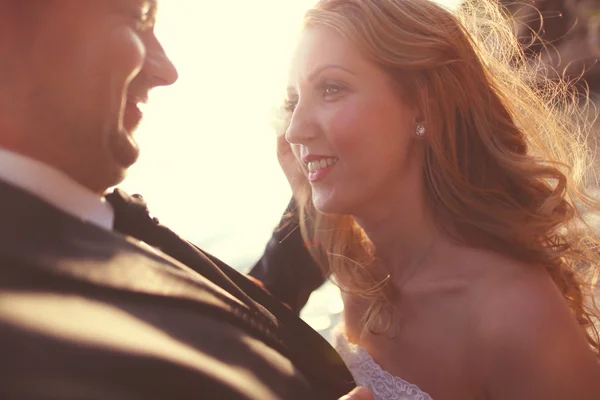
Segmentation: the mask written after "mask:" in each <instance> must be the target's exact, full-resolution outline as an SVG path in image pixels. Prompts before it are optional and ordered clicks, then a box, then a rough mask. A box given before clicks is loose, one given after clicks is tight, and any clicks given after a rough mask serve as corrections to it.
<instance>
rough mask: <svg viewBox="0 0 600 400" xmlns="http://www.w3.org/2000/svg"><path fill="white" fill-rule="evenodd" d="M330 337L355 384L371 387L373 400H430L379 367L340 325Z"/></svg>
mask: <svg viewBox="0 0 600 400" xmlns="http://www.w3.org/2000/svg"><path fill="white" fill-rule="evenodd" d="M332 339H333V347H335V349H336V350H337V351H338V353H340V356H341V357H342V360H344V363H346V365H347V366H348V369H349V370H350V372H351V373H352V376H353V377H354V380H355V381H356V384H357V385H358V386H367V387H368V388H369V389H371V391H372V392H373V394H374V396H375V400H432V399H431V396H429V395H428V394H427V393H425V392H423V391H422V390H421V389H419V388H418V386H416V385H412V384H410V383H408V382H406V381H405V380H403V379H401V378H398V377H397V376H393V375H392V374H390V373H389V372H387V371H385V370H384V369H383V368H381V367H380V366H379V364H377V363H376V362H375V360H373V358H371V356H370V355H369V353H367V351H366V350H365V349H363V348H362V347H359V346H357V345H355V344H353V343H350V342H349V341H348V338H347V337H346V335H345V334H344V332H343V329H342V328H341V327H338V328H337V329H335V331H334V332H333V337H332Z"/></svg>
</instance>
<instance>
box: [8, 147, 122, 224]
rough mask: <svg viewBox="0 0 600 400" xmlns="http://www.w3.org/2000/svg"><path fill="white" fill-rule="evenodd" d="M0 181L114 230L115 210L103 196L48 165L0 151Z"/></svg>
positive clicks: (74, 214) (78, 216) (75, 215)
mask: <svg viewBox="0 0 600 400" xmlns="http://www.w3.org/2000/svg"><path fill="white" fill-rule="evenodd" d="M0 180H2V181H4V182H6V183H8V184H10V185H13V186H15V187H17V188H19V189H22V190H24V191H26V192H28V193H30V194H32V195H34V196H36V197H39V198H41V199H42V200H44V201H46V202H47V203H50V204H51V205H53V206H54V207H56V208H58V209H60V210H62V211H63V212H65V213H67V214H70V215H72V216H74V217H76V218H79V219H81V220H83V221H86V222H90V223H93V224H95V225H97V226H99V227H101V228H104V229H107V230H112V228H113V221H114V211H113V209H112V207H111V206H110V204H109V203H108V202H107V201H105V200H104V197H102V196H100V195H98V194H96V193H94V192H92V191H91V190H89V189H87V188H86V187H84V186H82V185H80V184H79V183H77V182H75V181H74V180H73V179H71V178H69V177H68V176H67V175H66V174H64V173H63V172H61V171H58V170H56V169H54V168H53V167H50V166H49V165H46V164H44V163H41V162H39V161H37V160H34V159H31V158H28V157H26V156H23V155H21V154H17V153H14V152H11V151H8V150H5V149H2V148H0Z"/></svg>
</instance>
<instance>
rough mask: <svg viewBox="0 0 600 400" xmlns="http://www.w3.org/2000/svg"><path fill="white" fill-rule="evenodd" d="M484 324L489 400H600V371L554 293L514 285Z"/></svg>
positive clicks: (562, 302)
mask: <svg viewBox="0 0 600 400" xmlns="http://www.w3.org/2000/svg"><path fill="white" fill-rule="evenodd" d="M503 292H504V296H502V298H497V299H496V300H495V301H494V302H493V303H495V304H494V305H492V306H491V307H490V308H489V309H488V310H487V312H488V315H489V319H488V322H487V323H486V324H485V330H484V335H483V337H484V338H485V339H484V343H485V344H484V347H483V348H482V353H483V354H485V355H486V356H485V357H484V360H485V361H486V362H485V369H484V370H485V371H486V375H485V377H484V381H485V389H486V390H485V392H486V394H487V395H488V397H486V398H489V399H491V400H495V399H498V400H500V399H511V400H531V399H545V400H553V399H556V400H559V399H579V400H587V399H589V400H592V399H600V367H599V363H598V358H597V356H596V355H595V354H594V353H593V352H592V350H591V349H590V346H589V345H588V343H587V340H586V339H585V336H584V334H583V332H582V328H581V327H580V326H579V324H578V323H577V321H576V320H575V318H574V317H573V315H572V313H571V311H570V310H569V308H568V306H567V304H566V302H565V301H564V299H563V298H562V296H561V295H560V293H558V291H557V290H556V289H555V288H549V287H548V285H540V286H532V285H527V284H526V283H525V284H522V283H518V284H517V285H514V286H513V287H512V288H508V290H505V291H503Z"/></svg>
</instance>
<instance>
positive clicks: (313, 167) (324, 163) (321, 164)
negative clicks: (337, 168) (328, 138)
mask: <svg viewBox="0 0 600 400" xmlns="http://www.w3.org/2000/svg"><path fill="white" fill-rule="evenodd" d="M337 161H338V159H337V158H335V157H327V158H321V159H320V160H315V161H311V162H309V163H308V170H309V171H310V172H317V171H319V170H321V169H323V168H327V167H329V166H330V165H333V164H335V163H336V162H337Z"/></svg>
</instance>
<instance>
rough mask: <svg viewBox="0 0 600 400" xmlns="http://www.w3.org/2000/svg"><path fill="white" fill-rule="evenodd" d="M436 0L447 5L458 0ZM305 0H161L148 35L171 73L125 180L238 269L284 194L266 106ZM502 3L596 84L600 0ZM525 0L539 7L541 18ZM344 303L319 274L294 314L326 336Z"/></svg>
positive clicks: (246, 264)
mask: <svg viewBox="0 0 600 400" xmlns="http://www.w3.org/2000/svg"><path fill="white" fill-rule="evenodd" d="M438 2H441V3H443V4H444V5H445V6H446V7H448V8H449V9H454V8H455V7H457V6H458V5H459V4H460V2H461V1H460V0H443V1H442V0H440V1H438ZM314 3H315V0H288V1H282V0H253V1H248V0H229V1H226V2H224V1H208V0H205V1H198V0H161V1H160V12H159V19H158V25H157V35H158V37H159V39H160V40H161V41H162V43H163V45H164V47H165V49H166V50H167V53H168V54H169V56H170V57H171V59H172V60H173V62H174V63H175V65H176V66H177V67H178V69H179V74H180V79H179V81H178V82H177V84H175V85H174V86H172V87H169V88H160V89H157V90H155V91H154V92H153V93H152V94H151V98H150V104H149V105H148V106H147V108H146V110H145V114H146V115H145V119H144V122H143V123H142V125H141V127H140V129H139V131H138V133H137V134H136V135H137V139H138V141H139V144H140V146H141V149H142V155H141V157H140V160H139V162H138V163H137V164H136V165H135V166H134V167H133V168H132V169H131V171H130V173H129V176H128V178H127V179H126V181H125V182H124V184H123V185H122V187H123V188H124V189H125V190H127V191H128V192H129V193H141V194H143V196H144V198H145V199H146V201H147V202H148V204H149V207H150V210H151V211H152V213H153V214H154V215H155V216H156V217H158V218H159V219H160V220H161V222H163V223H164V224H165V225H167V226H169V227H171V228H172V229H173V230H175V231H176V232H178V233H179V234H180V235H182V236H184V237H186V238H187V239H189V240H191V241H193V242H195V243H196V244H198V245H199V246H201V247H202V248H204V249H205V250H207V251H208V252H210V253H212V254H214V255H216V256H217V257H219V258H221V259H222V260H224V261H225V262H227V263H229V264H231V265H233V266H234V267H235V268H237V269H239V270H240V271H247V270H248V268H250V267H251V266H252V265H253V263H254V262H255V261H256V260H257V259H258V258H259V257H260V255H261V254H262V252H263V249H264V246H265V244H266V243H267V241H268V239H269V238H270V236H271V233H272V230H273V228H274V227H275V226H276V224H277V222H278V221H279V218H280V216H281V214H282V212H283V211H284V209H285V206H286V205H287V202H288V200H289V198H290V196H291V192H290V189H289V186H288V184H287V182H286V180H285V177H284V175H283V173H282V172H281V171H280V170H279V166H278V164H277V158H276V154H275V133H274V130H273V128H272V115H273V110H274V109H275V108H276V107H277V106H279V105H280V104H281V102H282V100H283V94H284V90H285V87H286V83H287V70H288V60H289V57H290V55H291V53H292V52H293V50H294V46H295V42H296V38H297V34H298V32H299V28H300V23H301V19H302V15H303V13H304V11H305V10H306V9H307V8H309V7H310V6H312V5H313V4H314ZM505 3H507V5H509V6H510V10H511V11H512V12H513V13H514V14H515V16H516V18H517V20H518V21H519V24H518V26H517V27H516V29H517V32H518V34H519V36H520V37H521V38H522V40H523V42H524V43H529V42H531V41H533V36H532V35H531V32H532V31H533V32H539V33H540V34H542V36H543V37H544V38H545V39H546V40H550V41H551V42H552V44H553V47H554V49H553V50H552V51H549V52H548V53H547V54H548V55H547V57H546V61H547V62H548V63H549V64H552V65H557V66H559V70H562V69H564V68H567V72H568V73H569V74H572V75H577V74H581V73H582V71H585V74H586V79H588V82H589V83H590V85H592V88H595V87H596V86H597V85H598V84H600V79H597V78H596V75H598V74H597V71H596V57H597V56H598V53H599V50H598V49H599V46H600V44H599V43H600V42H599V39H600V36H599V35H598V26H599V21H600V1H597V0H594V1H589V0H587V1H586V0H580V1H579V0H562V1H558V0H538V1H535V2H534V1H533V0H521V1H518V2H516V1H505ZM530 4H535V6H536V7H538V9H539V10H540V11H541V14H542V15H544V17H545V21H546V22H545V24H544V25H543V26H542V25H541V24H540V23H539V14H538V13H536V12H534V10H533V9H532V8H531V7H530V6H529V5H530ZM576 22H577V23H576ZM532 49H533V50H532V51H533V52H534V53H535V52H536V51H540V50H541V47H538V48H536V47H535V46H534V47H532ZM561 68H562V69H561ZM598 76H600V75H598ZM341 310H342V304H341V300H340V298H339V293H338V291H337V289H336V288H335V287H334V286H332V285H331V284H326V285H324V286H323V287H322V288H321V289H320V290H319V291H317V292H315V293H314V294H313V296H312V297H311V299H310V301H309V303H308V305H307V306H306V307H305V309H304V311H303V313H302V317H303V318H304V319H305V320H306V321H307V322H308V323H309V324H311V325H312V326H313V327H314V328H315V329H317V330H318V331H319V332H321V333H322V334H324V335H325V336H328V332H329V329H330V328H331V327H332V326H333V325H335V324H336V323H337V321H338V320H339V316H340V312H341Z"/></svg>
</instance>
